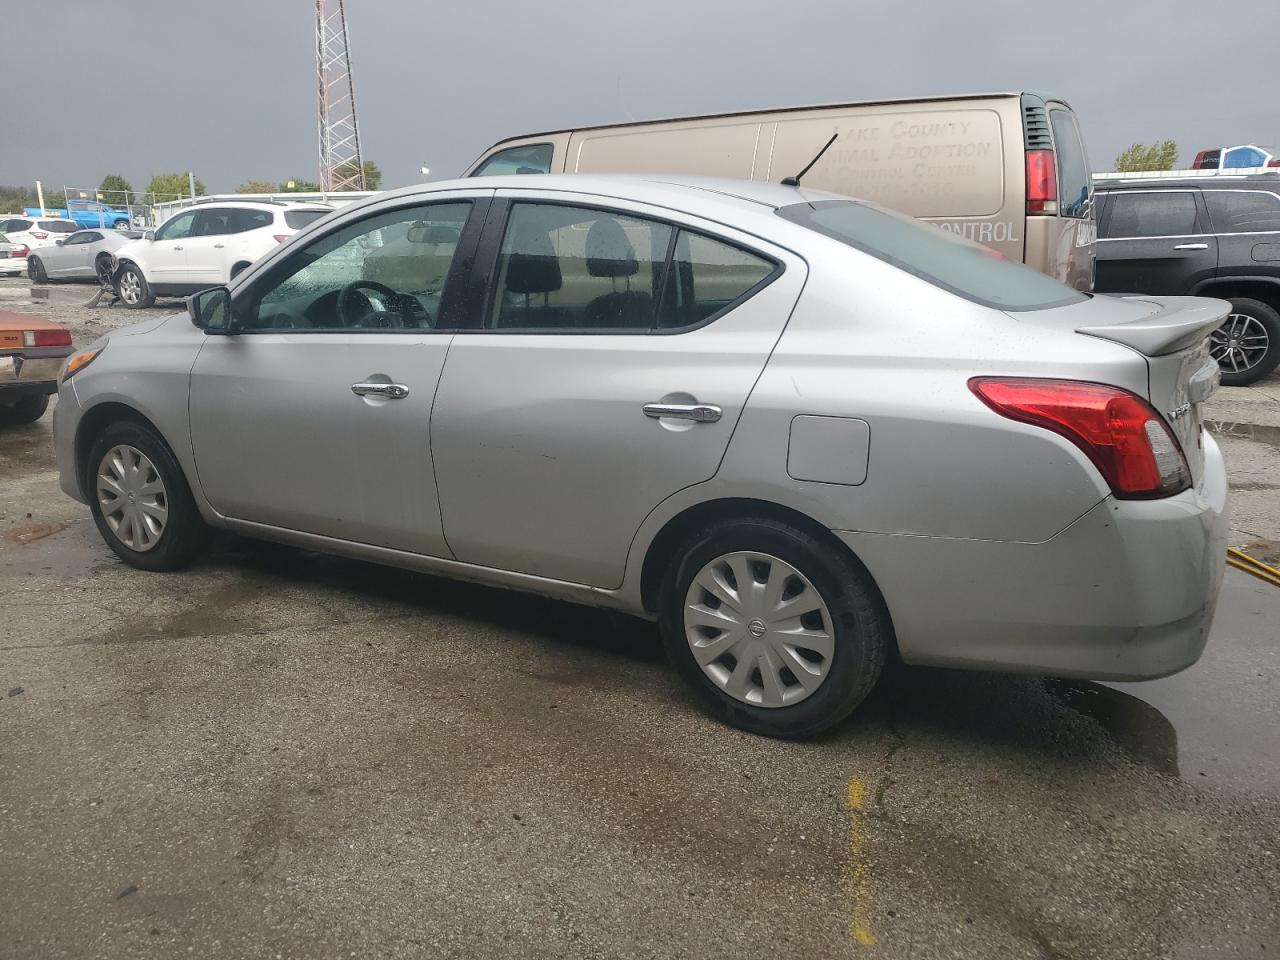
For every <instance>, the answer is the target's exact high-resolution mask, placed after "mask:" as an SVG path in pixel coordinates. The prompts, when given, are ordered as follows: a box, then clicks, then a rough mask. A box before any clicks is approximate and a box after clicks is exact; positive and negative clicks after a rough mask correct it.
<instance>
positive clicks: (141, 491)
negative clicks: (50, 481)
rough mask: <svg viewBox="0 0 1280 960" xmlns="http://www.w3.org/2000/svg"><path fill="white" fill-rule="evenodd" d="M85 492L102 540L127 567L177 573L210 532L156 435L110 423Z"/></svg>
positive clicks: (94, 452)
mask: <svg viewBox="0 0 1280 960" xmlns="http://www.w3.org/2000/svg"><path fill="white" fill-rule="evenodd" d="M86 474H87V476H86V480H87V481H88V482H87V483H86V484H85V492H86V493H87V494H88V498H89V505H90V509H92V511H93V521H94V523H95V524H97V527H98V532H99V533H101V534H102V539H104V540H106V541H107V546H109V547H110V548H111V549H112V551H113V552H114V553H115V554H116V556H118V557H119V558H120V559H121V560H123V561H124V562H125V563H127V564H129V565H130V566H132V567H139V568H141V569H143V570H178V569H181V568H182V567H185V566H187V565H188V564H189V563H191V561H192V560H194V559H195V558H196V557H197V556H198V555H199V553H200V552H201V551H202V550H203V548H204V545H205V542H206V540H207V537H208V532H209V528H208V527H206V526H205V524H204V520H203V518H201V516H200V511H199V510H198V509H197V508H196V504H195V500H194V499H192V496H191V490H190V488H189V487H188V486H187V481H186V478H185V477H184V476H183V475H182V468H181V467H179V466H178V461H177V460H176V459H174V456H173V453H172V452H171V451H170V450H169V447H168V446H167V445H166V444H165V442H164V440H162V439H161V438H160V437H159V435H157V434H156V433H155V431H154V430H152V429H150V428H149V427H146V426H144V425H142V424H140V423H134V422H132V421H124V422H121V423H113V424H111V426H109V427H107V429H106V430H104V431H103V432H102V435H101V436H99V437H98V438H97V440H95V441H94V444H93V447H92V448H91V449H90V451H89V459H88V466H87V467H86Z"/></svg>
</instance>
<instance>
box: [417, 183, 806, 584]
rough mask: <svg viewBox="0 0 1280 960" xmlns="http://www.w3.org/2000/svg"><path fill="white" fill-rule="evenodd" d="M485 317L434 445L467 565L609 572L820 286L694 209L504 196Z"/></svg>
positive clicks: (468, 338)
mask: <svg viewBox="0 0 1280 960" xmlns="http://www.w3.org/2000/svg"><path fill="white" fill-rule="evenodd" d="M483 250H484V252H483V254H482V263H483V264H484V266H483V269H482V272H483V275H484V276H486V277H487V278H488V281H487V297H486V300H485V303H486V305H485V308H484V310H483V325H482V327H481V328H480V329H476V330H471V331H464V332H459V333H458V335H457V336H456V337H455V338H454V341H453V344H452V346H451V347H450V350H449V356H448V359H447V361H446V363H445V369H444V374H443V375H442V377H441V380H440V387H439V390H438V391H437V394H436V403H435V409H434V411H433V413H432V420H431V448H432V456H433V459H434V461H435V466H436V480H437V483H438V485H439V491H440V502H441V514H442V518H443V522H444V532H445V536H446V538H447V540H448V543H449V546H450V548H451V549H452V551H453V553H454V555H455V556H457V558H458V559H459V560H463V561H466V562H469V563H474V564H480V565H483V566H488V567H494V568H498V569H502V570H509V571H517V572H520V573H527V574H532V575H536V576H540V577H548V578H554V579H558V580H564V581H570V582H574V583H585V584H592V585H595V586H601V587H616V586H618V585H619V584H620V583H621V582H622V575H623V569H624V566H625V561H626V556H627V550H628V547H629V545H630V543H631V538H632V537H633V536H634V534H635V532H636V530H637V529H639V527H640V524H641V522H642V521H643V520H644V518H645V516H647V515H648V514H649V512H650V511H651V510H653V508H654V507H656V506H657V505H658V504H659V503H661V502H662V501H663V500H664V499H666V498H667V497H669V496H670V495H671V494H673V493H675V492H676V491H678V490H681V489H683V488H684V487H687V486H689V485H691V484H695V483H699V482H701V481H704V480H707V479H709V478H711V477H712V476H714V474H715V472H716V470H717V469H718V468H719V464H720V460H721V457H722V456H723V454H724V451H725V448H726V445H727V444H728V442H729V437H730V436H731V435H732V433H733V429H734V425H735V424H736V423H737V420H738V416H739V414H740V413H741V411H742V408H743V405H744V404H745V403H746V400H747V395H748V394H749V393H750V391H751V387H752V385H753V384H754V383H755V380H756V378H757V377H758V376H759V374H760V371H761V370H762V369H763V367H764V364H765V361H766V359H767V358H768V356H769V353H770V351H771V350H772V349H773V346H774V344H775V343H776V342H777V339H778V337H779V335H780V334H781V332H782V329H783V327H784V326H785V324H786V321H787V318H788V316H789V315H790V313H791V309H792V307H793V305H794V304H795V301H796V298H797V297H798V295H799V292H800V289H801V287H802V285H803V282H804V277H805V274H806V268H805V265H804V262H803V261H802V260H801V259H800V258H798V257H796V256H795V255H793V254H791V253H789V252H786V251H783V250H780V249H777V248H774V247H772V246H770V245H767V244H764V243H763V242H761V241H759V240H757V239H754V238H749V237H746V236H743V235H740V234H738V233H736V232H734V231H732V230H729V229H728V228H723V227H715V226H713V225H709V224H703V223H700V222H698V221H696V220H694V219H693V218H688V217H684V216H683V215H678V214H673V213H672V212H671V211H669V210H663V211H656V210H653V209H651V208H647V207H645V206H643V205H640V204H631V203H625V202H622V201H609V202H608V204H607V205H601V206H596V205H589V204H584V203H583V202H582V200H581V198H580V197H579V196H577V195H573V194H569V195H564V194H556V193H552V192H546V193H542V192H538V193H534V192H533V191H499V194H498V199H497V200H496V201H495V208H494V210H493V211H491V213H490V217H489V224H488V226H487V227H486V234H485V239H484V243H483Z"/></svg>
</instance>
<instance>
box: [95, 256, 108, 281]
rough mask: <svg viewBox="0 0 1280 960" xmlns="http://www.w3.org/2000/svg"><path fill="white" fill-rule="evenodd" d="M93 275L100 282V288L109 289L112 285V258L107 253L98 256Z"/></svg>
mask: <svg viewBox="0 0 1280 960" xmlns="http://www.w3.org/2000/svg"><path fill="white" fill-rule="evenodd" d="M93 274H94V277H95V278H96V279H97V281H98V286H100V287H109V286H111V285H112V283H111V257H110V256H109V255H107V254H105V253H100V254H98V259H97V260H95V261H94V262H93Z"/></svg>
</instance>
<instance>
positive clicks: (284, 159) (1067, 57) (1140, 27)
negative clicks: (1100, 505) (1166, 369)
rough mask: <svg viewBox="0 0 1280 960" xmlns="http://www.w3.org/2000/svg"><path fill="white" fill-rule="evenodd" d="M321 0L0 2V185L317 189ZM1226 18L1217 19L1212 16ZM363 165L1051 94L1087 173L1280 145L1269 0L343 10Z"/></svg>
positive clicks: (673, 1) (796, 0)
mask: <svg viewBox="0 0 1280 960" xmlns="http://www.w3.org/2000/svg"><path fill="white" fill-rule="evenodd" d="M314 11H315V7H314V3H313V2H311V0H207V2H203V3H196V2H195V0H111V2H105V3H104V2H103V0H43V2H36V3H30V2H24V3H19V2H16V0H0V32H2V33H3V35H4V41H3V49H4V58H3V59H4V66H3V71H2V72H3V76H4V84H5V92H4V95H3V97H2V98H0V184H19V183H27V182H30V181H33V180H35V179H36V178H37V177H38V178H41V179H42V180H43V181H44V182H45V184H47V185H49V184H51V185H54V186H55V187H56V186H61V185H62V184H64V183H65V184H67V185H72V186H82V185H83V186H96V185H97V184H98V182H99V181H100V180H101V178H102V176H103V175H104V174H106V173H111V172H118V173H122V174H124V175H125V176H126V177H127V178H128V179H130V180H131V181H132V183H133V184H134V186H135V187H139V188H141V187H143V186H145V184H146V181H147V180H148V179H149V177H150V176H151V174H153V173H156V172H162V171H176V170H185V169H187V168H188V167H191V168H194V170H195V171H196V174H197V176H199V177H200V178H201V179H203V180H204V181H205V182H206V183H207V184H208V186H209V189H210V190H211V191H214V192H216V191H222V190H230V189H233V188H234V187H235V186H236V185H237V184H239V183H240V182H242V181H244V180H249V179H267V180H283V179H288V178H290V177H299V178H306V179H316V175H317V173H316V121H315V87H316V84H315V46H314V26H313V22H314ZM1218 14H1221V19H1220V20H1219V19H1215V18H1216V17H1217V15H1218ZM348 20H349V24H350V30H351V46H352V53H353V57H354V62H353V68H354V74H355V83H356V100H357V103H358V105H359V112H360V133H361V139H362V142H363V147H364V154H365V156H366V157H367V158H369V159H372V160H374V161H375V162H377V163H378V164H379V166H381V167H382V169H383V171H384V173H385V175H386V185H388V186H395V185H400V184H405V183H411V182H414V181H416V180H420V179H421V176H420V175H419V168H420V167H421V165H422V164H423V163H424V162H426V163H428V164H429V165H430V167H431V169H432V179H438V178H440V177H443V176H453V175H455V174H456V173H458V172H459V171H460V170H461V169H462V168H463V167H464V166H465V165H466V164H467V163H468V162H470V161H471V160H472V159H473V158H474V157H475V156H476V155H477V154H479V153H480V151H481V150H483V149H484V148H485V147H487V146H488V145H489V144H490V143H492V142H493V141H495V140H498V139H501V138H503V137H505V136H510V135H514V134H518V133H524V132H533V131H539V130H546V129H551V128H559V127H570V126H575V125H582V124H591V123H605V122H614V121H622V120H630V119H645V118H653V117H663V116H672V115H680V114H690V113H711V112H720V111H727V110H740V109H750V108H756V107H770V106H781V105H793V104H805V103H820V102H827V101H838V100H859V99H867V98H876V97H888V96H914V95H928V94H940V93H958V92H976V91H988V90H1004V89H1008V90H1013V89H1026V88H1043V89H1048V90H1051V91H1054V92H1055V93H1057V94H1059V95H1061V96H1064V97H1065V98H1066V99H1068V100H1069V101H1070V102H1071V103H1072V105H1073V106H1074V107H1075V108H1076V110H1077V112H1078V113H1079V115H1080V118H1081V123H1082V126H1083V128H1084V134H1085V139H1086V142H1087V143H1088V146H1089V151H1090V154H1091V159H1092V161H1093V166H1094V168H1095V169H1098V170H1107V169H1110V168H1111V165H1112V162H1113V158H1114V157H1115V155H1116V154H1117V153H1118V152H1119V151H1120V150H1122V149H1123V148H1124V147H1125V146H1127V145H1128V144H1130V143H1132V142H1134V141H1143V142H1150V141H1153V140H1156V139H1160V138H1164V137H1172V138H1173V139H1175V140H1177V141H1178V144H1179V146H1180V147H1181V150H1182V153H1181V163H1182V165H1187V164H1189V163H1190V161H1191V159H1192V157H1193V156H1194V155H1195V152H1196V150H1198V149H1202V148H1204V147H1209V146H1218V145H1225V144H1234V143H1241V142H1255V143H1280V87H1278V86H1277V80H1276V62H1277V61H1276V56H1277V54H1276V38H1277V36H1280V0H1233V2H1232V3H1231V4H1229V5H1224V4H1210V3H1205V2H1204V0H1160V2H1152V0H1119V2H1115V0H1112V2H1106V3H1103V2H1097V0H1072V2H1060V3H1045V2H1041V0H885V2H874V3H871V2H865V0H644V2H619V0H612V2H610V0H553V2H549V3H548V2H541V3H530V2H523V0H522V2H518V3H516V2H509V0H489V2H486V3H458V2H453V3H429V2H425V0H348Z"/></svg>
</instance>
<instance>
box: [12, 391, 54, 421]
mask: <svg viewBox="0 0 1280 960" xmlns="http://www.w3.org/2000/svg"><path fill="white" fill-rule="evenodd" d="M48 409H49V398H48V397H47V396H46V395H44V394H28V395H27V396H25V397H23V398H22V399H20V400H15V401H13V402H12V403H9V404H6V403H4V401H3V400H0V423H10V424H13V423H35V422H36V421H37V420H39V419H40V418H41V417H43V416H44V412H45V411H46V410H48Z"/></svg>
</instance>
